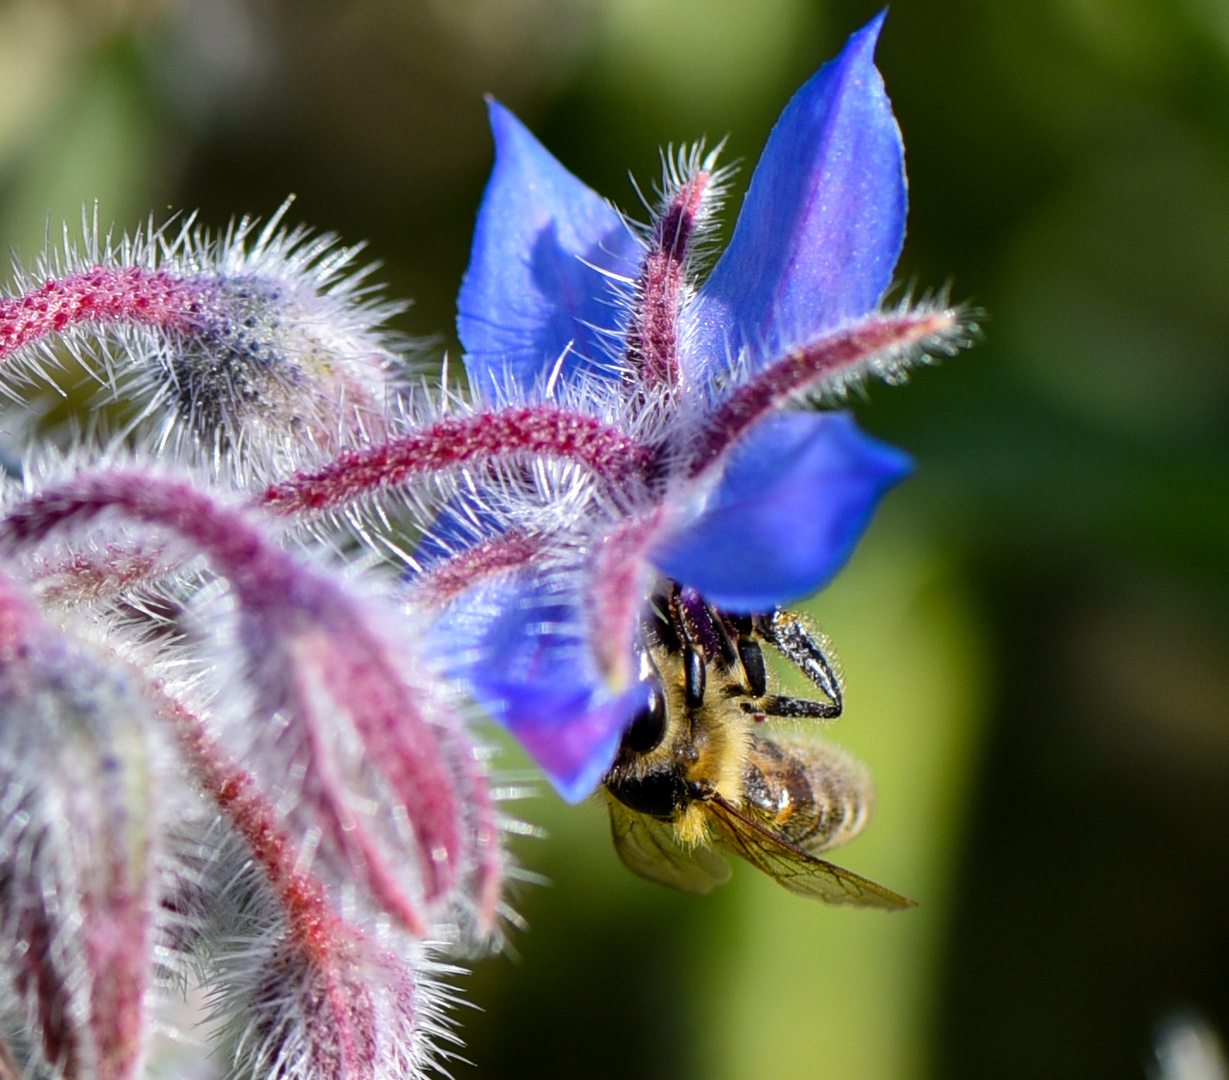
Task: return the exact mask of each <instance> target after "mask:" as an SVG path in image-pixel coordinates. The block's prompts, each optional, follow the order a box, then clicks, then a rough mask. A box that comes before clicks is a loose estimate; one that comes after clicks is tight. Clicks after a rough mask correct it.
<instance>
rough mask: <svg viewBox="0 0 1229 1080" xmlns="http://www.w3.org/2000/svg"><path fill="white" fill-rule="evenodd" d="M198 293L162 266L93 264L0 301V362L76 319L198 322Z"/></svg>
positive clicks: (184, 325)
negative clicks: (76, 272) (143, 266)
mask: <svg viewBox="0 0 1229 1080" xmlns="http://www.w3.org/2000/svg"><path fill="white" fill-rule="evenodd" d="M199 298H200V296H199V292H198V290H197V289H196V288H195V287H194V286H193V285H191V284H189V283H188V282H185V281H183V280H181V279H180V278H177V277H174V276H173V275H171V274H169V273H167V272H166V271H164V270H146V269H143V268H141V267H136V266H128V267H107V266H96V267H94V268H92V269H90V270H85V271H83V272H81V273H79V274H70V275H69V276H68V277H66V278H63V279H62V280H59V281H57V280H55V279H52V280H50V281H46V282H44V283H43V284H42V285H41V286H39V287H38V288H37V289H34V290H33V291H31V292H28V293H25V294H24V295H22V296H17V297H12V298H9V299H0V360H4V359H5V358H7V357H8V356H10V355H11V354H12V353H14V352H16V351H17V350H18V349H21V348H24V347H25V346H26V345H29V344H31V343H33V342H35V341H38V340H39V339H40V338H43V337H46V336H47V335H48V334H58V333H62V332H63V331H65V330H67V329H69V328H71V327H73V326H76V325H78V324H80V323H110V322H129V323H136V324H138V325H141V326H161V327H168V328H170V327H175V328H182V329H187V328H190V327H192V326H193V325H195V324H197V323H199V317H198V312H199V310H200V305H199V302H198V301H199Z"/></svg>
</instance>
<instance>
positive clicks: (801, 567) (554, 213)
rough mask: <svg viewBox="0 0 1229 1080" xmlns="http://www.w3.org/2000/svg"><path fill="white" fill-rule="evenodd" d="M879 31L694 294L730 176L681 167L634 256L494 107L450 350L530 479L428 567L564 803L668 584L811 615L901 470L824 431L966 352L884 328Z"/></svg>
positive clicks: (887, 118) (482, 696) (945, 331)
mask: <svg viewBox="0 0 1229 1080" xmlns="http://www.w3.org/2000/svg"><path fill="white" fill-rule="evenodd" d="M882 21H883V16H882V15H880V16H879V17H878V18H876V19H875V20H873V21H872V22H871V23H870V24H869V25H868V26H866V27H865V28H864V29H862V30H861V31H859V32H858V33H856V34H854V35H853V37H852V38H850V40H849V43H848V44H847V46H846V47H845V50H844V51H843V52H842V53H841V55H840V56H839V57H837V58H836V59H835V60H833V61H832V62H830V63H829V64H826V65H825V66H824V67H823V68H821V69H820V71H819V72H818V73H817V74H816V75H815V76H814V77H813V78H812V79H811V80H810V81H809V82H808V83H807V84H806V85H805V86H803V88H802V89H801V90H800V91H799V92H798V93H797V94H796V95H795V97H794V98H793V100H792V101H791V102H790V103H789V105H788V106H787V107H786V109H785V111H784V113H783V114H782V115H781V118H780V119H779V120H778V122H777V125H776V127H775V128H774V129H773V131H772V134H771V136H770V137H769V140H768V145H767V147H766V148H765V150H764V154H763V157H762V158H761V159H760V162H759V165H758V166H757V168H756V170H755V173H754V175H753V176H752V179H751V184H750V188H749V190H748V192H747V196H746V199H745V202H744V205H743V209H742V213H741V215H740V217H739V219H738V223H737V226H736V228H735V230H734V234H733V238H732V239H731V241H730V244H729V246H728V247H727V249H726V250H725V252H724V253H723V255H722V256H721V258H720V259H719V261H718V262H717V263H716V265H715V267H714V268H713V270H712V272H711V274H709V276H708V277H707V279H706V280H705V281H704V282H703V284H702V285H700V286H699V287H698V288H696V287H694V285H693V279H694V277H695V262H696V260H695V251H696V248H697V244H698V243H699V242H702V240H703V237H704V232H705V226H706V223H707V222H708V221H709V219H710V218H711V216H712V213H713V211H714V209H715V207H716V205H717V203H718V202H719V200H720V190H721V181H722V179H723V174H722V173H721V172H719V171H717V172H715V171H714V167H713V166H714V160H713V159H714V157H715V155H709V157H707V158H704V157H703V156H702V154H701V152H700V151H698V150H697V151H695V152H692V153H691V154H685V155H682V156H680V157H679V159H678V160H677V161H675V162H671V163H668V167H667V177H666V184H665V191H664V193H663V196H662V201H661V205H660V207H659V208H658V212H657V215H656V219H655V221H654V222H653V223H652V224H651V226H649V227H648V228H645V229H643V230H638V229H637V228H634V227H632V226H631V225H629V223H628V222H627V220H626V219H625V218H624V217H622V216H621V215H620V214H619V213H618V211H616V210H615V209H613V208H612V207H611V206H610V205H609V204H608V203H607V202H605V201H604V200H602V199H601V198H600V197H599V196H598V195H596V194H595V193H594V192H593V191H591V190H590V189H589V188H588V187H586V186H585V185H584V184H582V183H581V182H580V181H579V180H577V179H576V177H574V176H572V175H571V174H570V173H569V172H568V171H567V170H566V169H564V168H563V166H562V165H560V164H559V162H557V161H556V160H555V159H554V158H553V157H552V156H551V155H550V154H549V153H548V152H547V151H546V150H545V149H544V148H543V147H542V146H541V144H540V143H538V142H537V140H536V139H535V138H534V137H533V136H532V135H531V134H530V133H529V132H528V131H527V130H526V129H525V127H524V126H523V125H522V124H521V123H520V122H519V121H518V120H517V119H516V118H515V117H514V116H513V115H512V114H511V113H510V112H508V111H507V110H506V109H505V108H503V107H502V106H501V105H499V104H498V103H495V102H491V104H490V113H491V125H492V128H493V129H494V134H495V142H496V162H495V169H494V173H493V175H492V177H491V181H490V184H489V186H488V188H487V192H486V196H485V199H484V201H483V204H482V209H481V211H480V213H479V217H478V224H477V229H476V232H475V238H474V246H473V255H472V258H471V262H470V266H469V270H468V272H467V274H466V277H465V282H464V284H463V286H462V288H461V293H460V297H459V301H458V309H459V315H458V329H459V333H460V337H461V341H462V343H463V345H464V347H465V365H466V371H467V373H468V376H469V381H470V385H471V388H472V390H473V392H474V395H475V397H476V398H477V400H478V402H479V405H480V406H481V407H482V408H486V409H489V410H491V413H490V415H491V416H499V417H507V416H515V417H516V418H519V419H518V420H517V423H518V424H519V425H520V426H515V430H514V432H513V434H512V435H511V436H506V438H507V439H508V442H507V445H506V447H505V449H506V451H507V453H508V454H509V455H511V456H512V457H514V458H517V459H518V460H519V462H520V463H519V466H518V468H516V469H512V470H509V469H506V468H505V469H493V470H486V471H485V472H484V471H482V470H474V471H473V472H471V473H470V474H469V475H468V476H467V477H466V480H465V483H464V484H462V485H461V490H460V491H459V493H458V495H457V497H456V498H455V499H454V501H453V502H452V504H451V505H450V508H449V510H448V512H447V513H446V514H445V515H444V516H443V517H442V518H441V520H440V522H438V523H437V526H436V529H435V530H434V532H433V534H432V535H431V536H430V537H428V539H427V541H426V545H425V546H424V548H423V549H422V554H423V556H424V558H426V557H428V556H438V557H439V559H440V561H439V563H438V565H440V566H443V567H445V568H448V569H447V573H449V574H451V575H452V577H453V578H456V577H458V571H462V573H461V575H460V576H461V577H462V578H464V582H465V584H466V585H467V586H468V587H467V588H464V589H457V590H456V591H455V592H454V593H452V594H449V597H448V600H449V605H448V607H447V609H446V611H445V613H444V614H443V616H442V617H441V618H440V620H439V623H438V625H437V632H436V638H437V640H438V641H439V642H441V643H442V645H441V648H442V649H444V650H446V651H447V655H448V656H449V657H450V661H449V662H450V663H451V665H452V668H453V670H454V672H455V673H457V674H460V675H461V676H462V677H463V678H464V680H465V682H466V684H467V685H468V687H469V689H470V691H471V692H472V694H473V695H474V697H475V698H476V699H477V700H478V701H479V702H480V703H481V704H482V705H483V706H484V707H485V708H486V709H487V710H488V711H489V712H490V713H491V714H492V715H494V716H495V717H497V718H498V719H500V720H501V721H502V722H503V723H504V724H506V726H507V727H508V728H509V729H510V730H511V731H512V732H513V733H514V734H515V735H517V737H518V738H519V739H520V740H521V742H522V743H523V744H524V745H525V747H526V748H527V749H528V751H529V752H530V753H531V754H532V755H533V756H534V757H535V759H536V760H537V761H538V762H539V763H540V764H541V765H542V767H543V768H544V769H545V770H546V772H547V774H548V775H549V776H550V778H551V780H552V782H553V783H554V784H555V786H556V788H557V789H558V790H559V791H560V792H561V793H562V794H563V795H564V796H565V797H566V798H569V799H579V798H581V797H583V796H584V795H585V794H587V793H588V792H589V791H590V790H592V788H593V787H594V786H595V785H596V784H597V783H598V782H599V781H600V780H601V778H602V776H603V775H604V773H605V772H606V770H607V769H608V768H609V766H610V763H611V761H612V760H613V757H614V755H615V752H616V750H617V747H618V744H619V740H620V737H621V735H622V732H623V730H624V729H625V728H626V726H627V724H628V722H629V721H630V719H631V718H632V717H633V716H634V715H635V713H636V712H637V710H638V709H640V708H641V707H642V706H643V704H644V701H645V694H646V690H645V688H644V686H643V685H642V684H640V683H638V681H637V672H636V665H635V662H634V661H635V641H636V634H637V627H638V624H639V623H638V621H639V618H640V613H641V610H642V608H643V605H644V604H645V602H646V600H647V598H648V597H649V596H650V595H651V593H652V591H653V589H654V588H655V587H656V584H655V583H656V581H657V579H658V578H659V577H661V576H664V577H666V578H669V579H673V580H674V581H677V582H679V583H681V584H682V585H685V586H690V587H692V588H693V589H695V590H698V592H699V593H700V594H702V595H703V596H704V598H705V599H706V600H707V601H708V602H709V603H711V604H713V605H716V606H717V607H719V608H721V609H723V610H726V611H731V612H740V613H756V612H765V611H771V610H773V609H774V608H775V607H777V606H778V605H780V604H785V603H787V602H790V601H793V600H797V599H799V598H801V597H805V596H807V595H809V594H810V593H812V592H814V591H815V590H816V589H818V588H820V587H821V586H822V585H824V584H825V583H826V582H827V581H828V580H829V579H830V578H831V577H832V575H833V574H835V573H836V571H837V570H838V569H839V568H840V567H841V565H842V564H843V563H844V562H845V561H846V559H847V558H848V556H849V554H850V552H851V551H852V549H853V547H854V545H855V543H856V542H857V539H858V537H859V536H860V535H861V533H862V531H863V530H864V529H865V527H866V525H867V523H868V521H869V519H870V517H871V514H872V512H873V510H874V508H875V505H876V504H877V502H878V500H879V498H880V497H881V496H882V495H883V493H884V492H885V491H886V490H887V489H888V488H890V487H891V486H892V485H893V484H895V483H897V482H898V481H899V480H900V479H901V478H902V477H903V476H905V475H906V473H907V472H908V471H909V468H910V465H909V461H908V459H907V458H906V456H905V455H904V454H902V453H901V452H900V451H898V450H896V449H894V448H892V447H889V446H886V445H884V444H883V443H880V442H878V441H876V440H874V439H872V438H870V437H868V436H867V435H865V434H863V433H862V432H861V431H859V429H858V428H857V426H856V425H855V423H854V421H853V419H852V417H851V416H850V415H849V414H847V413H844V412H839V411H835V412H834V411H815V410H814V408H808V407H806V406H807V405H808V404H811V403H814V402H815V401H820V402H821V403H823V402H825V401H830V400H831V399H833V398H834V397H839V395H840V393H841V392H842V391H844V389H846V387H847V386H848V385H849V384H850V383H851V382H854V381H856V380H857V379H859V378H860V377H862V376H864V375H865V374H867V373H868V372H869V373H877V374H880V375H886V376H893V375H896V374H897V373H899V372H900V371H901V370H903V367H904V366H905V365H906V364H907V363H909V362H911V361H913V360H916V359H917V358H918V357H920V356H921V355H923V354H924V352H926V351H927V350H934V349H936V348H947V347H949V346H950V345H951V344H952V342H953V341H954V337H955V335H956V334H957V333H958V330H959V318H958V316H957V315H956V314H955V313H954V312H952V311H947V310H940V309H937V308H917V309H912V310H911V309H907V308H901V309H899V310H896V311H883V310H880V308H879V305H880V302H881V300H882V297H883V294H884V292H885V291H886V290H887V288H888V287H889V285H890V284H891V278H892V272H893V268H894V266H895V264H896V260H897V257H898V255H899V253H900V249H901V245H902V242H903V238H904V226H905V210H906V188H905V176H904V154H903V148H902V145H901V139H900V131H899V129H898V127H897V124H896V121H895V119H894V117H893V115H892V111H891V106H890V104H889V102H888V99H887V96H886V94H885V92H884V88H883V80H882V78H881V77H880V75H879V73H878V71H877V70H876V69H875V67H874V62H873V52H874V47H875V42H876V39H877V37H878V34H879V30H880V27H881V24H882ZM701 246H702V244H701ZM569 425H570V426H569ZM586 425H588V426H587V427H586ZM582 428H583V429H584V431H585V432H586V434H583V435H578V434H577V432H579V431H581V429H582ZM504 430H505V428H500V431H501V432H502V431H504ZM561 432H562V433H563V434H561ZM569 433H570V434H569ZM565 436H566V437H565ZM569 440H571V441H569ZM586 440H588V441H586ZM575 447H581V450H578V451H577V452H576V453H575V454H573V449H574V448H575ZM582 451H583V452H582ZM501 550H504V551H512V550H515V552H516V554H515V556H514V557H503V556H500V555H499V554H498V553H499V552H500V551H501ZM445 555H447V556H448V557H447V558H444V556H445ZM429 576H430V575H428V577H429Z"/></svg>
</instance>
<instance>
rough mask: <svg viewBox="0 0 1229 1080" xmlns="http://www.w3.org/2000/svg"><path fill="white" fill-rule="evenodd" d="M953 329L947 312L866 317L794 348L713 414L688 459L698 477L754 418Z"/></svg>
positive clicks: (954, 324) (954, 318) (738, 390)
mask: <svg viewBox="0 0 1229 1080" xmlns="http://www.w3.org/2000/svg"><path fill="white" fill-rule="evenodd" d="M955 326H956V316H955V314H954V313H952V312H950V311H931V312H924V313H921V314H904V315H872V316H870V317H869V318H867V319H864V320H863V321H862V322H859V323H857V324H855V325H854V326H850V327H846V328H844V329H842V330H838V331H837V332H836V333H834V334H831V335H829V336H828V337H825V338H821V339H820V340H819V341H816V342H813V343H811V344H809V345H806V346H803V347H802V348H800V349H796V350H795V351H794V352H792V353H789V354H788V355H787V356H786V357H785V358H784V359H782V360H779V361H777V363H775V364H772V365H771V366H770V367H767V368H765V369H764V370H763V371H761V372H760V373H759V374H758V375H756V376H755V377H754V378H752V379H751V380H750V382H747V383H744V384H743V385H742V386H740V387H739V388H738V389H737V390H735V391H734V393H733V394H731V395H730V397H729V398H727V399H726V401H725V402H724V403H723V404H722V405H721V406H720V407H719V408H718V409H717V410H716V412H714V413H713V415H712V418H711V419H710V421H709V423H708V426H707V433H706V435H705V437H704V439H703V441H702V442H701V444H700V448H699V450H698V452H697V454H696V456H695V458H694V459H693V460H692V465H691V473H692V475H693V476H698V475H699V474H700V473H702V472H703V471H704V470H705V469H706V468H707V467H708V466H709V465H711V464H712V462H713V461H714V460H715V459H716V458H718V457H720V456H721V454H722V453H723V452H724V451H725V450H726V449H727V448H728V447H729V446H730V445H731V444H732V443H733V442H734V441H735V440H736V439H738V437H739V436H740V435H742V434H743V432H745V431H746V430H747V429H748V428H749V427H750V426H751V425H752V424H754V423H755V422H756V421H757V420H759V419H761V418H762V417H764V416H766V415H767V414H769V413H771V412H775V411H776V410H778V409H780V408H781V407H782V406H783V405H785V404H786V403H787V402H788V401H789V400H790V399H791V398H793V397H795V396H796V395H798V394H802V393H806V392H808V391H810V390H814V389H817V388H818V387H820V386H821V385H822V384H823V383H824V382H825V381H829V380H832V381H836V380H840V379H841V377H842V376H843V375H847V374H853V373H854V372H856V371H858V370H859V369H860V368H862V367H864V366H865V365H866V364H867V363H868V362H870V361H872V360H874V359H875V358H876V357H879V356H883V355H885V354H890V353H893V352H899V351H904V350H908V349H910V348H915V347H917V346H918V345H919V344H920V343H923V342H925V341H926V339H927V338H933V337H937V336H939V335H942V334H944V333H945V332H948V331H950V330H952V329H953V328H954V327H955Z"/></svg>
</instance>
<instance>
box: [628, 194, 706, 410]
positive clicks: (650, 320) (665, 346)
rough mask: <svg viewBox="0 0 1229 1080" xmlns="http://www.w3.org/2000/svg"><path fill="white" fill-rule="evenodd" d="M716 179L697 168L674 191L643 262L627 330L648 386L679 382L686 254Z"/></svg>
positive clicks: (633, 364) (636, 368) (631, 353)
mask: <svg viewBox="0 0 1229 1080" xmlns="http://www.w3.org/2000/svg"><path fill="white" fill-rule="evenodd" d="M711 179H712V177H711V175H710V174H709V173H707V172H699V173H696V174H695V175H694V176H693V177H691V179H690V180H688V181H687V182H686V183H685V184H684V185H683V186H682V187H681V188H679V190H678V191H677V192H676V193H675V196H674V198H673V200H672V201H671V203H670V205H669V207H667V208H666V211H665V213H664V214H662V216H661V217H660V218H659V219H658V222H657V226H656V228H655V229H654V230H653V239H652V241H651V243H650V246H649V250H648V252H647V254H646V255H645V257H644V262H643V263H642V264H641V267H640V277H639V279H638V280H637V282H636V298H635V304H634V307H633V313H632V319H631V324H630V325H629V327H628V330H627V364H628V370H629V373H632V372H634V373H635V374H637V375H638V376H639V378H640V380H641V381H642V382H644V383H646V384H648V385H650V386H651V385H655V384H665V385H666V386H675V385H677V383H678V381H679V360H678V315H679V305H680V303H681V300H682V295H683V284H684V270H685V266H686V261H687V253H688V249H689V247H690V244H691V237H692V233H693V232H694V231H695V224H696V215H697V214H698V213H699V211H700V207H701V205H702V203H703V201H704V193H705V191H706V190H707V188H708V185H709V181H710V180H711Z"/></svg>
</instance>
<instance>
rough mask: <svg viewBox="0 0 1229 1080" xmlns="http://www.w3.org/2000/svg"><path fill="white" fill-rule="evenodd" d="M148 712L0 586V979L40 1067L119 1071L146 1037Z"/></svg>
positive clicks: (154, 837) (99, 1075) (122, 1077)
mask: <svg viewBox="0 0 1229 1080" xmlns="http://www.w3.org/2000/svg"><path fill="white" fill-rule="evenodd" d="M151 755H152V747H151V740H150V718H149V715H148V710H147V708H146V706H145V704H144V702H143V700H142V698H141V696H140V694H139V693H138V692H137V691H136V689H135V688H134V687H133V686H132V685H131V684H130V682H129V681H128V680H127V679H125V678H124V677H123V676H122V675H121V674H119V673H118V672H117V671H116V670H112V669H109V668H107V667H105V666H103V665H102V664H101V663H100V662H99V661H98V660H96V659H94V658H93V657H91V656H90V655H88V654H87V653H85V652H84V651H83V650H81V649H79V648H77V647H75V646H73V645H71V644H70V643H69V642H68V641H67V640H66V639H64V638H61V637H59V636H57V635H56V634H55V633H54V632H53V631H52V630H51V629H50V627H48V626H47V625H46V624H45V623H43V622H42V620H41V618H40V617H39V616H38V615H37V613H36V612H34V611H33V609H32V608H30V607H29V606H28V604H27V603H26V601H25V600H24V599H22V598H21V597H20V596H19V595H17V594H16V592H15V591H14V590H13V588H12V586H11V585H10V584H9V583H8V582H7V581H0V799H2V802H0V979H2V980H3V986H4V990H5V991H6V993H5V994H4V995H3V997H2V998H0V1000H4V999H7V1001H8V1003H9V1008H8V1009H7V1010H6V1013H7V1015H5V1016H4V1017H3V1021H4V1024H5V1027H7V1028H8V1029H9V1031H10V1032H14V1031H17V1032H20V1033H21V1035H20V1037H19V1038H13V1039H11V1041H10V1047H11V1049H12V1052H13V1053H14V1055H15V1056H18V1057H19V1058H21V1059H24V1060H25V1061H26V1062H28V1063H29V1065H30V1066H32V1067H33V1068H34V1069H35V1071H36V1074H37V1075H42V1074H43V1072H44V1071H49V1072H53V1073H54V1074H55V1075H57V1076H63V1077H65V1078H71V1080H129V1078H133V1077H137V1076H139V1075H141V1066H142V1062H143V1059H144V1056H145V1051H146V1043H147V1040H148V1032H149V1015H148V1014H149V1006H150V997H151V969H152V964H153V945H154V936H155V912H156V908H157V897H156V882H157V874H156V863H155V860H156V857H157V853H158V848H159V840H160V837H159V832H160V823H159V820H158V818H159V814H158V799H157V797H156V795H155V778H154V775H153V773H154V769H153V763H152V758H151Z"/></svg>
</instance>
